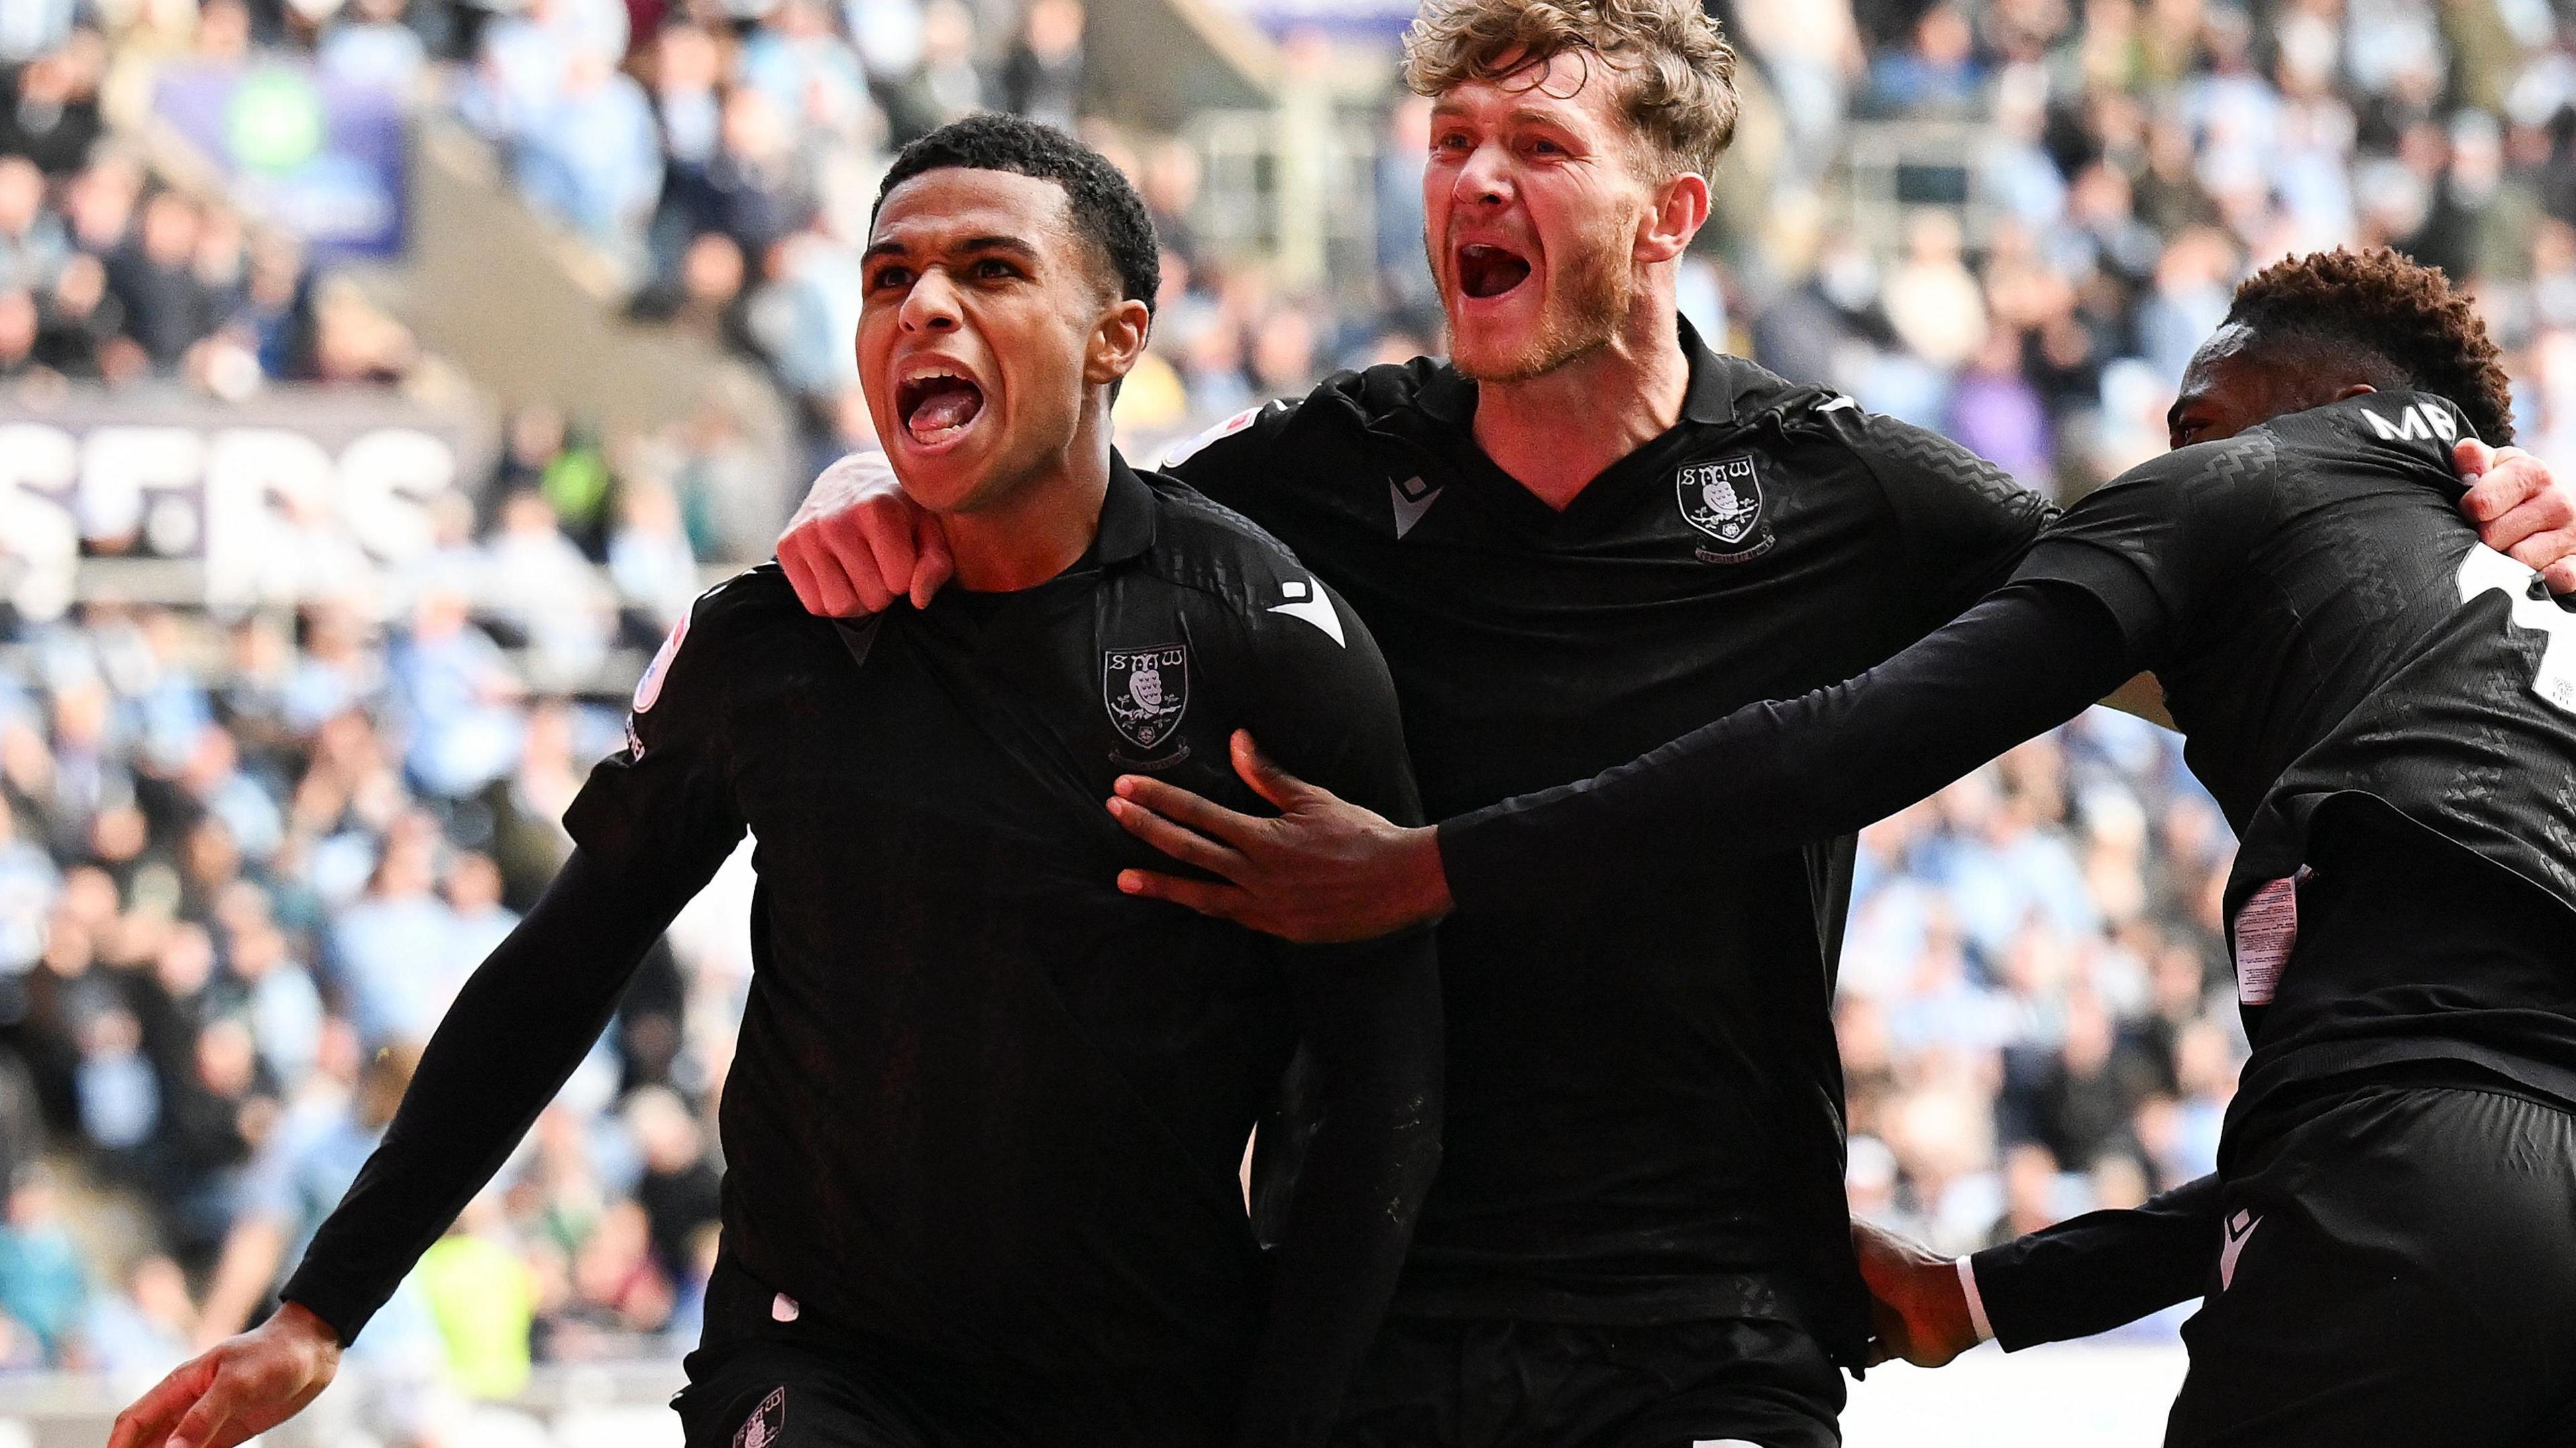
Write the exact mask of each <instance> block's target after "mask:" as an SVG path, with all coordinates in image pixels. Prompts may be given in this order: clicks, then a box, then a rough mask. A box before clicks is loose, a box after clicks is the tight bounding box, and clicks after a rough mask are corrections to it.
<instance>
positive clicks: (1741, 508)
mask: <svg viewBox="0 0 2576 1448" xmlns="http://www.w3.org/2000/svg"><path fill="white" fill-rule="evenodd" d="M1674 491H1675V493H1676V494H1677V495H1678V500H1679V502H1680V503H1681V510H1682V521H1683V522H1685V523H1688V524H1690V525H1691V526H1692V527H1694V528H1697V529H1698V530H1700V531H1701V532H1703V533H1706V534H1707V535H1708V536H1710V537H1711V538H1714V539H1716V540H1717V541H1718V545H1719V546H1720V547H1722V548H1725V549H1728V550H1730V551H1728V552H1725V553H1711V552H1709V551H1708V550H1707V549H1704V548H1703V549H1701V550H1700V553H1699V556H1700V557H1702V558H1704V559H1707V560H1709V561H1710V562H1712V563H1734V562H1738V561H1740V560H1742V559H1745V558H1750V557H1752V556H1753V555H1754V554H1756V553H1760V552H1762V551H1763V550H1765V549H1767V548H1769V547H1770V546H1771V532H1770V530H1769V529H1767V528H1765V527H1763V526H1762V475H1761V474H1760V473H1758V472H1756V471H1755V470H1754V466H1753V454H1751V453H1736V454H1734V455H1732V456H1730V457H1722V458H1716V459H1713V460H1711V461H1709V462H1704V463H1689V464H1685V465H1684V466H1683V468H1682V470H1681V471H1680V473H1678V474H1677V475H1676V476H1675V478H1674Z"/></svg>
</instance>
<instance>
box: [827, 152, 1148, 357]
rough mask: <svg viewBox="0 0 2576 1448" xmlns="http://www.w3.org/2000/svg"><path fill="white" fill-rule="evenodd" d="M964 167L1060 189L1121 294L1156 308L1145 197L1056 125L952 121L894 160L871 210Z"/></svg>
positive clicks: (873, 213)
mask: <svg viewBox="0 0 2576 1448" xmlns="http://www.w3.org/2000/svg"><path fill="white" fill-rule="evenodd" d="M952 166H961V167H964V168H966V169H968V170H971V171H1008V172H1011V173H1013V174H1014V175H1019V176H1034V177H1036V178H1037V179H1038V180H1040V181H1052V182H1054V183H1055V184H1057V185H1058V186H1061V187H1063V188H1064V196H1065V202H1066V205H1067V208H1068V209H1069V210H1070V211H1071V213H1072V215H1073V228H1074V230H1075V231H1076V232H1078V233H1080V235H1081V236H1082V239H1083V240H1085V241H1087V242H1089V243H1091V244H1092V245H1093V246H1095V247H1098V248H1099V249H1100V252H1101V255H1102V256H1104V257H1106V258H1107V259H1108V262H1109V266H1110V269H1111V270H1113V271H1115V272H1116V273H1117V274H1118V286H1119V295H1120V296H1122V297H1126V298H1128V299H1131V300H1134V301H1139V302H1143V303H1144V304H1145V309H1146V311H1148V312H1151V311H1152V310H1153V308H1154V293H1155V292H1156V291H1158V290H1159V289H1160V288H1161V287H1162V284H1163V263H1162V253H1161V251H1160V250H1159V249H1158V248H1157V247H1156V246H1155V244H1154V221H1153V218H1152V217H1151V216H1150V215H1148V214H1147V212H1146V210H1145V198H1143V197H1142V196H1139V195H1137V194H1136V188H1135V187H1134V186H1133V185H1132V184H1130V183H1129V182H1128V180H1127V176H1126V173H1124V172H1122V171H1120V170H1119V169H1118V168H1117V167H1116V166H1113V165H1111V164H1110V162H1109V158H1108V157H1106V156H1103V155H1101V154H1100V153H1099V152H1098V151H1095V150H1093V149H1091V148H1090V147H1089V146H1086V145H1084V144H1083V143H1081V142H1080V141H1077V140H1075V139H1074V138H1073V137H1071V136H1068V135H1066V134H1065V133H1064V132H1062V131H1059V130H1057V129H1055V128H1054V127H1053V126H1042V125H1039V124H1038V123H1037V122H1035V121H1032V120H1027V119H1024V118H1022V117H1019V116H1010V115H1001V114H998V113H992V112H987V113H984V114H981V115H972V116H968V117H966V118H965V119H963V120H956V121H950V122H949V123H948V124H947V125H944V126H941V127H940V128H939V129H938V130H935V131H933V132H931V133H930V134H929V135H926V136H923V137H922V138H921V139H919V140H917V141H914V142H913V143H912V144H911V145H909V146H906V147H904V148H903V150H902V151H901V152H899V153H897V154H896V156H895V158H894V165H893V166H892V167H891V168H890V169H888V170H887V172H886V174H885V180H884V181H883V182H882V183H881V184H879V185H878V187H877V203H876V207H875V208H874V209H872V210H870V212H869V213H868V220H869V222H870V223H871V224H873V223H874V222H875V220H876V211H878V210H882V209H883V208H884V206H885V199H886V196H887V195H888V193H890V192H892V191H893V190H894V188H896V187H897V186H900V185H902V184H903V183H904V182H906V181H909V180H911V179H912V178H913V177H915V176H918V175H920V174H922V173H923V172H925V171H942V170H946V169H948V168H949V167H952Z"/></svg>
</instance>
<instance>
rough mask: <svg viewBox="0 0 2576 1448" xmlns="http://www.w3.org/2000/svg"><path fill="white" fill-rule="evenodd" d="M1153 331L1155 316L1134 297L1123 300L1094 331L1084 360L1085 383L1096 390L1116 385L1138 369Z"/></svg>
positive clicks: (1093, 328) (1104, 314)
mask: <svg viewBox="0 0 2576 1448" xmlns="http://www.w3.org/2000/svg"><path fill="white" fill-rule="evenodd" d="M1153 329H1154V314H1153V313H1151V312H1149V311H1147V310H1146V309H1145V304H1144V303H1143V302H1140V301H1138V300H1136V299H1135V298H1134V297H1122V298H1120V299H1119V300H1118V302H1117V303H1116V304H1115V305H1114V306H1112V307H1110V308H1109V309H1108V310H1107V311H1105V312H1102V313H1101V314H1100V320H1099V322H1098V323H1097V324H1095V325H1094V326H1093V327H1092V329H1091V346H1090V348H1089V349H1088V352H1087V354H1086V355H1085V357H1084V358H1083V373H1082V375H1083V380H1084V381H1086V382H1089V383H1090V384H1091V385H1093V386H1095V387H1097V386H1100V385H1102V384H1104V383H1110V382H1115V381H1117V380H1118V379H1120V378H1122V377H1124V376H1126V375H1127V374H1128V373H1130V372H1132V371H1134V370H1135V368H1136V363H1137V361H1138V359H1140V358H1142V357H1143V356H1144V355H1145V339H1146V337H1147V336H1148V335H1149V334H1151V333H1152V331H1153Z"/></svg>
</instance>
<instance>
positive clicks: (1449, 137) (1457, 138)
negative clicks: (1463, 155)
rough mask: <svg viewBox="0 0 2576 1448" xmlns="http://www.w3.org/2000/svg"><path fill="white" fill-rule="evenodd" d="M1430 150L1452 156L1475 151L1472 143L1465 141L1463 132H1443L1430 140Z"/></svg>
mask: <svg viewBox="0 0 2576 1448" xmlns="http://www.w3.org/2000/svg"><path fill="white" fill-rule="evenodd" d="M1431 149H1432V150H1435V151H1448V152H1451V153H1453V154H1454V153H1456V152H1460V151H1469V150H1473V149H1475V146H1474V143H1473V142H1471V141H1469V140H1468V139H1467V133H1466V132H1464V131H1443V132H1441V133H1440V134H1439V135H1437V136H1434V137H1432V138H1431Z"/></svg>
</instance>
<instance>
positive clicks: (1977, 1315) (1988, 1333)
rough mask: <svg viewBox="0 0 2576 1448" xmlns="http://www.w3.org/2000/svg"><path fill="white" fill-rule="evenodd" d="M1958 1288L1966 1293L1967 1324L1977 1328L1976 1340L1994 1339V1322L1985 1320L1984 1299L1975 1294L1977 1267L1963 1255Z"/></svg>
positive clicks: (1988, 1340)
mask: <svg viewBox="0 0 2576 1448" xmlns="http://www.w3.org/2000/svg"><path fill="white" fill-rule="evenodd" d="M1959 1290H1960V1291H1961V1292H1963V1293H1965V1294H1966V1295H1967V1298H1968V1325H1969V1326H1971V1327H1973V1328H1975V1329H1976V1330H1977V1341H1979V1342H1992V1341H1994V1340H1995V1327H1994V1324H1993V1323H1990V1322H1988V1321H1986V1300H1985V1299H1984V1298H1982V1297H1980V1296H1978V1295H1977V1269H1976V1268H1975V1267H1974V1266H1972V1265H1970V1263H1969V1261H1968V1259H1967V1258H1965V1257H1962V1258H1960V1259H1959Z"/></svg>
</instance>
